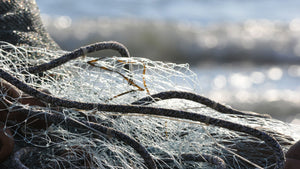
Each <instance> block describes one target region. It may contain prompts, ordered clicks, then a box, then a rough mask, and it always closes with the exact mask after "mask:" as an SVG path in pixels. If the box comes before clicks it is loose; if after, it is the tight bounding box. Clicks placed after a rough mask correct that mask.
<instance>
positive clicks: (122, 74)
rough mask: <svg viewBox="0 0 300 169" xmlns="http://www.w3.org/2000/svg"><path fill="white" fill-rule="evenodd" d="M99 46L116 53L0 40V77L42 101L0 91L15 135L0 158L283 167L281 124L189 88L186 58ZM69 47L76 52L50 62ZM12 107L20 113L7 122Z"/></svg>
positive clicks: (52, 164) (194, 85) (40, 162)
mask: <svg viewBox="0 0 300 169" xmlns="http://www.w3.org/2000/svg"><path fill="white" fill-rule="evenodd" d="M103 44H104V45H103ZM103 44H101V43H100V47H99V50H102V49H107V48H112V49H115V50H117V51H118V52H119V53H121V55H122V56H121V57H117V56H111V57H104V56H101V54H97V57H96V58H92V57H88V53H92V52H94V51H96V50H98V49H96V48H97V47H95V46H97V44H95V45H91V46H87V47H82V48H79V49H78V50H75V51H73V52H66V51H50V50H46V49H43V48H36V47H16V46H14V45H11V44H9V43H6V42H1V46H0V62H1V63H0V64H1V69H2V70H1V71H0V75H1V77H2V78H3V79H5V80H6V81H7V82H9V83H11V84H12V85H13V86H16V87H18V88H19V89H21V90H23V91H24V92H25V93H28V94H30V95H33V96H34V97H36V98H38V99H41V100H42V101H43V103H45V106H36V105H34V104H26V105H24V104H20V99H22V98H21V96H20V97H15V98H14V97H10V96H9V95H8V93H7V92H6V91H5V90H2V91H1V97H2V102H3V99H4V98H5V97H9V101H10V102H11V104H10V105H7V107H6V109H4V110H3V111H6V112H7V114H6V118H4V119H3V121H2V123H3V124H4V127H3V131H6V130H5V129H10V130H11V136H10V137H13V138H14V141H15V150H14V151H15V152H14V153H13V154H14V155H12V157H10V159H9V160H6V161H5V162H4V163H3V164H2V166H4V167H5V166H10V165H11V164H12V165H13V166H14V167H16V168H22V167H24V168H57V169H62V168H112V169H115V168H156V167H157V168H260V167H261V168H281V167H282V165H283V162H284V155H283V153H284V152H285V151H286V150H287V148H288V147H289V146H290V145H291V144H292V143H294V140H293V138H291V137H290V136H289V135H290V133H287V132H289V131H290V130H291V129H290V127H289V126H288V125H287V124H285V123H283V122H281V121H278V120H276V119H272V118H269V117H268V116H266V115H260V114H256V113H252V112H242V111H238V110H234V109H231V108H230V107H229V106H223V105H221V104H218V103H216V102H213V101H211V100H209V99H207V98H205V97H202V96H200V95H197V94H194V92H195V91H196V89H198V88H199V86H200V87H201V83H205V82H199V81H198V80H197V77H196V75H195V74H194V73H193V72H192V71H191V70H190V69H189V66H188V65H187V64H181V65H179V64H174V63H163V62H160V61H152V60H149V59H146V58H140V57H127V56H129V54H128V51H127V49H126V48H125V47H124V46H122V45H120V44H117V47H116V46H114V45H116V44H115V42H107V43H103ZM101 45H102V46H101ZM105 45H106V46H105ZM107 45H108V46H109V47H107ZM120 48H121V49H120ZM69 55H70V56H73V55H76V57H73V58H72V59H70V58H69V59H68V60H67V61H65V62H59V61H58V60H59V58H61V57H64V56H69ZM86 55H87V56H86ZM124 56H125V57H124ZM55 59H57V60H56V62H54V61H53V60H55ZM51 61H52V62H51ZM49 62H50V63H51V64H50V65H54V66H53V68H52V67H51V68H50V67H49V65H48V66H46V65H45V64H47V63H49ZM43 64H44V65H43ZM36 65H42V67H39V68H37V67H34V66H36ZM43 68H45V69H43ZM7 73H8V74H7ZM9 75H11V76H12V77H15V79H14V78H11V77H9ZM3 79H2V82H3V81H4V80H3ZM18 80H19V81H18ZM25 84H26V85H28V86H26V85H25ZM24 86H25V87H24ZM27 88H29V89H27ZM36 89H37V90H36ZM45 89H47V91H45ZM40 93H41V94H40ZM56 99H61V100H56ZM65 102H66V103H65ZM85 103H86V104H88V103H93V104H88V105H85ZM118 105H119V107H118ZM115 106H116V107H115ZM222 106H223V107H222ZM14 112H19V113H23V115H25V118H24V119H22V120H12V118H10V115H13V113H14ZM36 122H40V123H37V124H34V123H36ZM36 126H37V127H36ZM6 135H9V133H6ZM278 143H279V144H280V146H279V144H278Z"/></svg>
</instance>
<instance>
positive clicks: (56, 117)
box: [10, 106, 156, 169]
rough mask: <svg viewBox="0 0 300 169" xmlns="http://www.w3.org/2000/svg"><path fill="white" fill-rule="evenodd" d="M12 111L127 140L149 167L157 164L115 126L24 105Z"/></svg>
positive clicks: (144, 149) (153, 167)
mask: <svg viewBox="0 0 300 169" xmlns="http://www.w3.org/2000/svg"><path fill="white" fill-rule="evenodd" d="M10 111H11V112H14V111H17V112H22V113H24V114H26V115H28V116H34V117H36V118H39V119H42V120H45V121H48V122H50V123H54V124H61V123H64V124H66V125H68V126H72V127H81V128H82V127H84V128H87V129H89V130H92V131H93V132H96V133H100V134H105V135H107V136H108V137H114V138H116V139H118V140H120V141H123V142H125V143H126V144H128V145H129V146H131V147H132V148H133V149H134V150H136V151H137V152H138V153H139V154H140V155H141V157H142V158H143V159H144V161H145V165H146V166H147V167H148V168H149V169H155V168H156V164H155V162H154V160H153V158H152V157H151V155H150V154H149V153H148V151H147V150H146V148H145V147H144V146H142V145H141V144H140V143H139V142H137V141H136V140H135V139H133V138H131V137H130V136H128V135H126V134H124V133H123V132H121V131H118V130H115V129H113V128H109V127H105V126H103V125H100V124H97V123H93V122H87V121H78V120H75V119H73V118H71V117H66V116H64V115H63V114H53V113H48V112H42V111H32V110H28V109H25V108H23V107H22V106H15V107H13V108H11V110H10Z"/></svg>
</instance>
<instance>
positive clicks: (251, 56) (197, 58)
mask: <svg viewBox="0 0 300 169" xmlns="http://www.w3.org/2000/svg"><path fill="white" fill-rule="evenodd" d="M37 4H38V6H39V8H40V10H41V14H42V19H43V21H44V23H45V25H46V27H47V29H48V30H49V32H50V34H51V36H52V37H53V38H54V40H55V41H57V42H58V43H59V45H60V46H61V47H62V48H63V49H66V50H72V49H75V48H78V47H79V46H81V45H85V44H89V43H93V42H97V41H104V40H116V41H119V42H121V43H123V44H125V45H126V46H127V47H128V48H129V50H130V52H131V55H132V56H137V57H146V58H150V59H152V60H162V61H165V62H175V63H189V64H190V65H191V69H192V70H193V71H194V72H195V73H196V74H197V76H198V79H199V87H198V89H197V92H198V93H201V94H204V95H206V96H208V97H210V98H213V99H215V100H217V101H220V102H223V103H227V104H229V105H231V106H233V107H236V108H239V109H244V110H249V111H256V112H261V113H269V114H271V115H272V116H273V117H275V118H278V119H281V120H283V121H287V122H293V123H296V124H298V123H299V120H298V119H300V10H299V9H298V7H299V6H300V1H297V0H286V1H280V0H263V1H261V0H260V1H259V0H252V1H240V0H227V1H217V0H211V1H206V0H143V1H139V0H110V1H102V0H85V1H83V0H78V1H76V2H75V1H71V0H64V1H58V0H53V1H42V0H37ZM101 54H102V55H105V54H106V53H101Z"/></svg>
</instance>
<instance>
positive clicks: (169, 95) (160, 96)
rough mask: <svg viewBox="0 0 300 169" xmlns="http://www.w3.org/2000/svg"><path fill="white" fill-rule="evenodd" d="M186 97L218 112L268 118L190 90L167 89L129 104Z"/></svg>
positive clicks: (143, 103)
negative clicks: (237, 108) (240, 109)
mask: <svg viewBox="0 0 300 169" xmlns="http://www.w3.org/2000/svg"><path fill="white" fill-rule="evenodd" d="M175 98H176V99H186V100H191V101H194V102H197V103H201V104H204V105H206V106H207V107H210V108H212V109H214V110H217V111H218V112H221V113H225V114H235V115H244V116H255V117H264V118H270V115H268V114H258V113H254V112H253V113H252V112H246V111H239V110H236V109H233V108H230V107H228V106H225V105H223V104H220V103H217V102H215V101H213V100H211V99H209V98H207V97H204V96H201V95H198V94H195V93H190V92H183V91H167V92H161V93H157V94H154V95H150V96H147V97H144V98H142V99H140V100H138V101H135V102H133V103H131V104H133V105H149V104H151V103H154V102H157V101H160V100H167V99H175Z"/></svg>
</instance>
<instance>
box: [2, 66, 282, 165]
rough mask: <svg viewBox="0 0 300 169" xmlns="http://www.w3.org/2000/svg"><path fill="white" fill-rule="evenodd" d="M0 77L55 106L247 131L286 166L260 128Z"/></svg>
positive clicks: (276, 146)
mask: <svg viewBox="0 0 300 169" xmlns="http://www.w3.org/2000/svg"><path fill="white" fill-rule="evenodd" d="M0 77H1V78H3V79H5V80H6V81H8V82H9V83H11V84H13V85H14V86H16V87H17V88H19V89H20V90H22V91H23V92H25V93H27V94H30V95H32V96H34V97H36V98H38V99H41V100H43V101H45V102H47V103H51V104H52V105H53V106H62V107H66V108H78V109H84V110H93V109H97V110H98V111H108V112H119V113H137V114H147V115H158V116H166V117H174V118H181V119H187V120H192V121H199V122H202V123H206V124H210V125H214V126H219V127H223V128H226V129H229V130H233V131H238V132H243V133H247V134H249V135H252V136H254V137H257V138H259V139H261V140H263V141H264V142H265V143H266V144H267V145H269V146H270V147H271V148H272V149H273V151H274V154H275V156H276V168H283V166H284V161H285V157H284V153H283V150H282V148H281V146H280V144H279V143H278V142H277V141H276V140H275V139H274V138H273V137H272V136H270V135H268V134H267V133H266V132H263V131H260V130H258V129H255V128H252V127H248V126H245V125H241V124H237V123H233V122H229V121H225V120H221V119H216V118H213V117H209V116H205V115H201V114H197V113H191V112H186V111H179V110H172V109H164V108H154V107H146V106H135V105H131V106H129V105H112V104H97V103H84V102H78V101H71V100H66V99H60V98H57V97H54V96H51V95H48V94H45V93H43V92H40V91H38V90H36V89H34V88H32V87H30V86H28V85H26V84H25V83H23V82H21V81H20V80H18V79H17V78H15V77H13V76H11V75H10V74H9V73H7V72H5V71H4V70H3V69H0Z"/></svg>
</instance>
